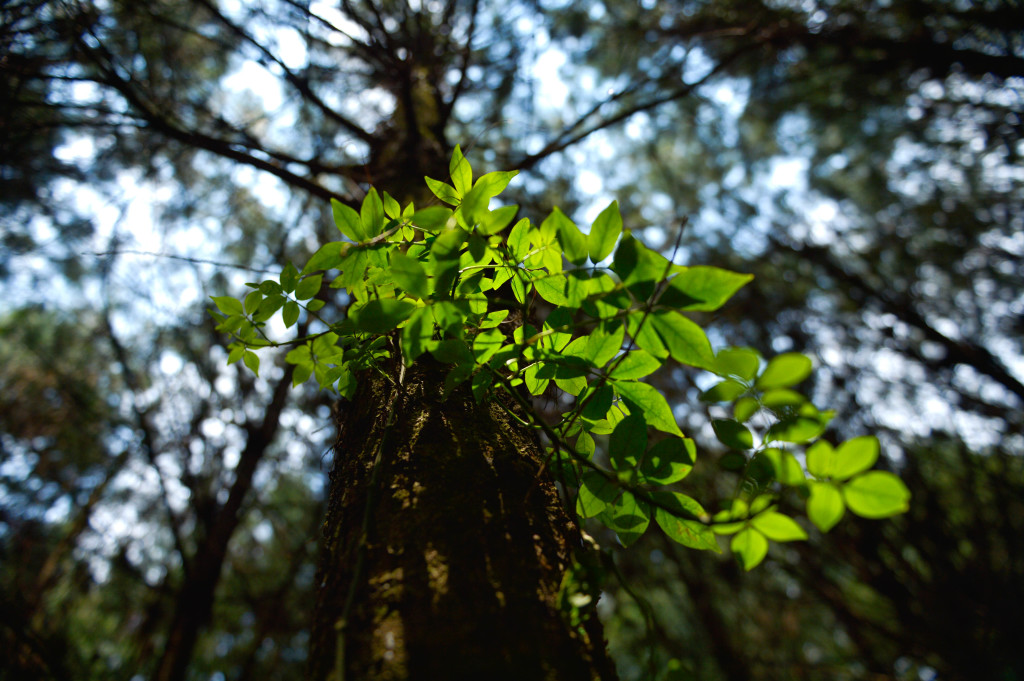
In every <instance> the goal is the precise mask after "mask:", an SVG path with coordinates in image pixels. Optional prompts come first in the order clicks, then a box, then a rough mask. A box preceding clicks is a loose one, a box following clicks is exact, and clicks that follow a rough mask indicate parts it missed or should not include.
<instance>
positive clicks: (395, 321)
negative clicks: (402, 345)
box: [346, 298, 416, 334]
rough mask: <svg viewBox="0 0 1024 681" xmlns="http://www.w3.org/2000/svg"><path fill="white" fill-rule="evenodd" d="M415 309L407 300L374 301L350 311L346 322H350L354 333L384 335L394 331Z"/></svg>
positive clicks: (386, 299) (388, 299)
mask: <svg viewBox="0 0 1024 681" xmlns="http://www.w3.org/2000/svg"><path fill="white" fill-rule="evenodd" d="M415 309H416V305H415V303H412V302H410V301H408V300H396V299H395V298H380V299H374V300H371V301H369V302H367V303H366V304H365V305H363V306H361V307H358V308H356V309H354V310H350V311H349V317H348V320H346V321H348V322H351V324H352V326H353V327H354V329H355V330H356V331H362V332H364V333H379V334H384V333H388V332H389V331H394V330H395V328H397V327H398V325H399V324H401V323H402V322H404V321H405V320H406V319H408V318H409V317H410V316H411V315H412V312H413V310H415Z"/></svg>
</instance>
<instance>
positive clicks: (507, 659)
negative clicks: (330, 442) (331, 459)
mask: <svg viewBox="0 0 1024 681" xmlns="http://www.w3.org/2000/svg"><path fill="white" fill-rule="evenodd" d="M394 373H395V374H396V375H395V376H393V377H392V380H388V379H387V378H386V377H384V376H382V375H380V374H376V375H373V374H371V375H368V376H365V377H364V378H363V381H362V383H361V384H360V389H359V391H358V394H357V396H356V398H355V399H354V400H353V402H352V403H349V404H347V405H346V407H345V408H344V409H343V410H342V411H341V414H340V416H339V417H338V426H339V437H338V442H337V445H336V448H335V464H334V469H333V471H332V472H331V481H330V498H329V501H328V510H327V518H326V521H325V523H324V526H323V532H324V539H323V542H324V543H323V547H322V552H321V556H320V564H319V569H318V574H317V581H318V585H319V594H318V599H317V605H316V611H315V617H314V619H315V621H314V624H313V629H312V641H311V651H310V671H311V674H310V677H311V678H313V679H317V680H323V679H329V680H330V681H335V680H336V679H345V680H346V681H352V680H355V679H359V680H370V679H372V680H378V679H380V680H383V679H389V680H390V679H410V680H415V679H422V680H423V681H427V680H429V681H444V680H462V679H466V680H468V679H474V680H477V679H488V680H491V681H493V680H504V679H508V680H510V681H511V680H512V679H515V680H516V681H524V680H531V681H533V680H538V681H540V680H554V679H558V680H560V681H563V680H570V679H572V680H576V679H580V680H583V679H586V680H588V681H589V680H593V679H602V680H603V679H613V678H614V677H615V672H614V668H613V667H612V665H611V663H610V661H609V658H608V657H607V654H606V652H605V643H604V640H603V635H602V633H601V627H600V623H599V622H598V621H597V618H596V617H591V618H590V620H591V621H590V622H588V623H587V624H586V625H584V626H582V627H577V628H573V627H571V626H569V625H568V624H567V623H566V622H565V621H564V620H563V618H562V617H561V615H560V612H559V609H558V605H557V600H558V590H559V585H560V583H561V580H562V576H563V575H564V573H565V571H566V570H567V569H569V566H570V565H571V564H572V557H573V551H574V550H576V549H577V548H578V547H579V543H580V535H579V532H578V530H577V528H576V527H575V526H574V525H573V524H572V522H571V521H570V519H569V517H568V516H567V515H566V513H565V510H564V509H563V507H562V504H561V501H560V499H559V495H558V491H557V489H556V487H555V485H554V483H553V482H552V481H551V479H550V476H549V475H548V474H547V472H546V469H545V466H544V457H543V453H542V451H541V449H540V447H539V446H538V443H537V441H536V439H535V437H534V436H533V434H532V432H531V431H530V430H529V429H528V428H525V427H523V426H522V425H520V424H518V423H516V421H515V420H514V419H513V418H512V417H511V416H510V415H509V413H508V411H506V410H513V411H514V407H513V406H512V405H511V404H510V405H504V404H503V403H499V401H498V400H499V399H500V397H494V398H492V399H490V400H485V401H484V402H482V403H481V404H477V403H476V401H475V400H474V399H473V396H472V394H471V392H470V390H469V388H468V386H467V385H465V384H464V385H462V386H460V387H459V388H457V389H456V390H454V391H453V392H452V394H451V395H449V396H447V397H446V396H444V394H443V385H444V375H445V373H446V368H445V367H444V366H442V365H439V364H438V363H436V362H434V361H433V360H431V359H429V358H427V357H424V358H421V359H420V360H418V361H417V362H416V363H414V364H413V365H412V366H411V367H410V368H409V369H408V371H404V372H400V371H396V372H394ZM399 378H402V379H403V380H402V381H401V382H399V380H398V379H399Z"/></svg>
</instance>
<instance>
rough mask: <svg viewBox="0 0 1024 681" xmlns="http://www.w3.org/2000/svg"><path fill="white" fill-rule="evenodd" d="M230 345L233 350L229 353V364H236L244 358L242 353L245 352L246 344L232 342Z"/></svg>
mask: <svg viewBox="0 0 1024 681" xmlns="http://www.w3.org/2000/svg"><path fill="white" fill-rule="evenodd" d="M228 347H230V348H231V352H229V353H228V364H229V365H230V364H234V363H235V362H237V361H238V360H240V359H242V355H244V354H245V346H244V345H241V344H234V343H233V344H231V345H229V346H228Z"/></svg>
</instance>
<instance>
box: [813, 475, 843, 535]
mask: <svg viewBox="0 0 1024 681" xmlns="http://www.w3.org/2000/svg"><path fill="white" fill-rule="evenodd" d="M809 487H810V490H811V496H810V498H809V499H808V500H807V517H808V518H810V519H811V522H812V523H814V524H815V525H816V526H817V528H818V529H819V530H821V531H822V532H828V531H829V530H831V529H832V528H833V527H835V525H836V523H838V522H839V520H840V518H842V517H843V513H844V512H845V510H846V506H845V505H844V504H843V496H842V495H841V494H840V493H839V490H838V489H836V488H835V486H834V485H833V484H832V483H828V482H816V481H814V480H812V481H811V482H810V483H809Z"/></svg>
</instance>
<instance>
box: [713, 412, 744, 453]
mask: <svg viewBox="0 0 1024 681" xmlns="http://www.w3.org/2000/svg"><path fill="white" fill-rule="evenodd" d="M711 427H712V428H713V429H714V431H715V437H717V438H718V441H719V442H721V443H722V444H723V445H725V446H726V447H729V448H730V449H737V450H745V449H750V448H751V447H753V446H754V436H753V435H752V434H751V433H750V431H749V430H747V427H746V426H744V425H743V424H741V423H738V422H736V421H733V420H732V419H715V420H713V421H712V422H711Z"/></svg>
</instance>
